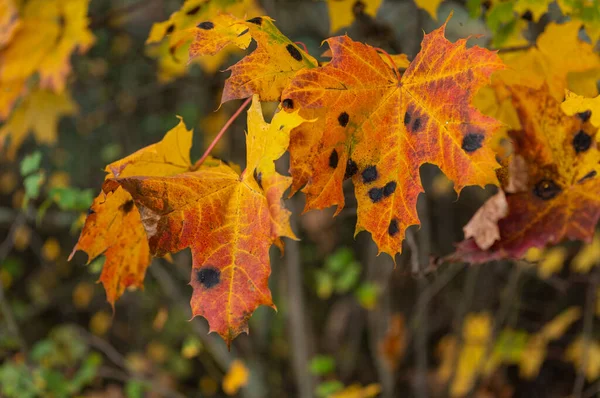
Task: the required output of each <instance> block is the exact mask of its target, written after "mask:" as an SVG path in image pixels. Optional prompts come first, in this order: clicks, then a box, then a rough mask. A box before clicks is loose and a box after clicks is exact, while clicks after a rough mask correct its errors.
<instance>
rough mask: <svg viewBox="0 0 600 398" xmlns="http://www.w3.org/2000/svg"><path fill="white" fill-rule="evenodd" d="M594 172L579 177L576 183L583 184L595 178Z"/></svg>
mask: <svg viewBox="0 0 600 398" xmlns="http://www.w3.org/2000/svg"><path fill="white" fill-rule="evenodd" d="M596 174H597V173H596V170H592V171H590V172H589V173H587V174H586V175H584V176H583V177H581V179H579V181H577V182H578V183H582V182H585V181H587V180H589V179H590V178H593V177H596Z"/></svg>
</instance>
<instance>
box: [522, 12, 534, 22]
mask: <svg viewBox="0 0 600 398" xmlns="http://www.w3.org/2000/svg"><path fill="white" fill-rule="evenodd" d="M521 18H522V19H524V20H525V21H529V22H531V21H533V14H532V13H531V11H529V10H527V11H525V13H524V14H523V15H521Z"/></svg>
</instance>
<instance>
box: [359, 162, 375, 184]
mask: <svg viewBox="0 0 600 398" xmlns="http://www.w3.org/2000/svg"><path fill="white" fill-rule="evenodd" d="M376 179H377V167H375V166H367V168H365V169H364V170H363V172H362V180H363V182H364V183H365V184H368V183H370V182H373V181H375V180H376Z"/></svg>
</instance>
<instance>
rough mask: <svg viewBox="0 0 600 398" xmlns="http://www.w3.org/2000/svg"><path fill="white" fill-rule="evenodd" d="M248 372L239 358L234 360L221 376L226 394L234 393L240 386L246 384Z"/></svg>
mask: <svg viewBox="0 0 600 398" xmlns="http://www.w3.org/2000/svg"><path fill="white" fill-rule="evenodd" d="M249 377H250V372H249V371H248V369H247V368H246V366H245V365H244V362H242V361H241V360H239V359H236V360H234V361H233V362H232V363H231V366H230V367H229V370H228V371H227V374H226V375H225V377H224V378H223V391H225V394H227V395H235V394H237V392H238V391H239V389H240V388H242V387H244V386H245V385H247V384H248V378H249Z"/></svg>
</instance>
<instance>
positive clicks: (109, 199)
mask: <svg viewBox="0 0 600 398" xmlns="http://www.w3.org/2000/svg"><path fill="white" fill-rule="evenodd" d="M191 146H192V131H190V130H187V129H186V127H185V124H184V123H183V120H181V119H180V122H179V124H178V125H177V126H176V127H174V128H173V129H171V130H170V131H169V132H168V133H167V134H166V135H165V137H164V138H163V139H162V141H160V142H158V143H156V144H152V145H149V146H147V147H145V148H143V149H140V150H139V151H137V152H135V153H133V154H131V155H129V156H127V157H125V158H123V159H121V160H118V161H116V162H113V163H111V164H109V165H108V166H106V169H105V170H106V172H107V173H108V174H107V177H106V178H107V179H110V178H114V177H128V176H135V175H149V176H150V175H155V176H163V175H171V174H178V173H181V172H184V171H187V170H189V169H190V168H191V166H192V164H191V162H190V157H189V151H190V148H191ZM77 250H83V251H84V252H86V253H87V255H88V264H89V263H90V262H91V261H92V260H94V259H95V258H96V257H98V256H99V255H101V254H104V256H105V257H106V260H105V262H104V267H103V268H102V273H101V274H100V282H102V284H103V286H104V290H105V291H106V299H107V301H108V302H109V303H110V304H111V305H112V306H113V307H114V303H115V301H116V300H117V299H118V298H119V297H120V296H121V295H122V294H123V292H124V291H125V288H127V287H128V286H136V287H138V288H142V287H143V283H144V277H145V274H146V269H147V268H148V265H149V264H150V261H151V257H150V248H149V246H148V238H147V236H146V231H145V229H144V226H143V225H142V219H141V218H140V213H139V212H138V211H137V210H136V208H135V204H134V202H133V198H132V197H131V195H130V194H129V193H128V192H127V191H125V190H124V189H122V188H118V189H115V190H114V191H112V192H108V193H104V192H101V193H100V194H99V195H98V196H97V197H96V199H94V202H93V204H92V206H91V207H90V211H89V213H88V216H87V218H86V220H85V225H84V227H83V230H82V231H81V235H80V237H79V240H78V242H77V244H76V245H75V247H74V248H73V251H72V253H71V256H70V257H69V259H71V258H72V257H73V255H74V254H75V252H76V251H77Z"/></svg>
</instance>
